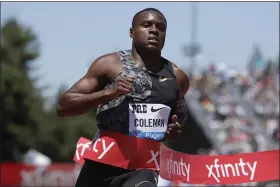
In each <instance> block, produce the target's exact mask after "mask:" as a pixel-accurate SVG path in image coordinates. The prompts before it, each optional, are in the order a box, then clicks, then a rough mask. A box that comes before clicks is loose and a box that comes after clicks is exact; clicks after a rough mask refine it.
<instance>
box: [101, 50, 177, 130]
mask: <svg viewBox="0 0 280 187" xmlns="http://www.w3.org/2000/svg"><path fill="white" fill-rule="evenodd" d="M118 54H119V56H120V60H121V64H122V66H123V71H122V72H121V73H120V74H119V75H118V76H117V77H116V78H115V79H114V80H112V81H111V82H110V83H109V84H108V85H107V86H106V87H105V88H104V89H110V88H111V87H112V86H113V85H114V83H115V82H116V81H117V80H118V79H119V78H120V77H121V76H134V77H135V81H134V83H133V86H132V91H131V92H130V93H129V94H127V95H121V96H119V97H118V98H115V99H113V100H111V101H109V102H107V103H104V104H101V105H99V106H98V108H97V114H96V122H97V125H98V128H99V129H100V130H107V131H113V132H120V133H124V134H128V131H129V124H128V123H129V111H128V105H129V103H153V104H155V103H156V104H164V105H166V106H168V107H170V108H171V114H172V112H173V110H174V108H175V107H176V100H177V96H178V94H179V89H178V86H177V83H176V77H175V75H174V72H173V67H172V63H171V62H169V61H168V60H166V59H164V58H162V60H163V62H164V63H165V66H164V68H162V70H161V71H159V72H158V73H153V72H150V71H148V70H147V69H146V68H145V67H137V66H135V64H134V63H133V62H132V58H131V50H123V51H119V52H118Z"/></svg>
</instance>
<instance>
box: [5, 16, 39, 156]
mask: <svg viewBox="0 0 280 187" xmlns="http://www.w3.org/2000/svg"><path fill="white" fill-rule="evenodd" d="M38 56H39V43H38V41H37V38H36V35H35V34H34V33H33V32H32V30H31V29H30V28H26V27H24V26H22V25H21V24H19V23H18V22H17V20H16V19H10V20H8V21H6V22H5V23H4V25H3V27H2V28H1V59H0V60H1V62H0V64H1V79H0V95H1V115H0V116H1V128H2V129H1V155H2V160H20V155H21V153H23V152H24V151H26V150H27V149H28V148H29V147H33V146H34V143H35V141H34V138H33V137H34V136H35V135H36V129H37V127H38V123H39V121H40V117H42V116H43V114H44V113H43V103H44V99H43V98H42V97H41V90H40V89H38V88H35V86H34V83H35V80H32V79H31V77H30V74H29V70H30V68H31V67H32V66H31V65H32V64H31V63H32V62H33V61H34V60H35V59H36V58H37V57H38ZM39 116H40V117H39Z"/></svg>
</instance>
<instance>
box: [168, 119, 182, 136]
mask: <svg viewBox="0 0 280 187" xmlns="http://www.w3.org/2000/svg"><path fill="white" fill-rule="evenodd" d="M181 129H182V125H181V124H179V123H178V121H177V116H176V115H173V116H172V117H171V123H170V124H169V125H168V127H167V132H166V133H167V136H166V138H168V139H175V138H176V137H178V135H179V134H180V133H181V132H182V131H181Z"/></svg>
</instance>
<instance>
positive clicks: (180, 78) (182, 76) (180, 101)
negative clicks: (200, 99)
mask: <svg viewBox="0 0 280 187" xmlns="http://www.w3.org/2000/svg"><path fill="white" fill-rule="evenodd" d="M173 70H174V74H175V76H176V81H177V85H178V87H179V94H178V98H177V102H176V108H175V110H174V114H175V115H177V122H178V123H179V124H180V125H184V124H185V122H186V119H187V116H186V108H185V99H184V96H185V94H186V93H187V92H188V90H189V86H190V82H189V78H188V76H187V75H186V73H185V72H184V71H182V70H181V69H180V68H178V67H177V66H176V65H175V64H173Z"/></svg>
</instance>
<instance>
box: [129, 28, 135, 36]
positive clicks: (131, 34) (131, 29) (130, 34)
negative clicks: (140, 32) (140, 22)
mask: <svg viewBox="0 0 280 187" xmlns="http://www.w3.org/2000/svg"><path fill="white" fill-rule="evenodd" d="M129 36H130V38H133V36H134V31H133V28H130V29H129Z"/></svg>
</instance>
